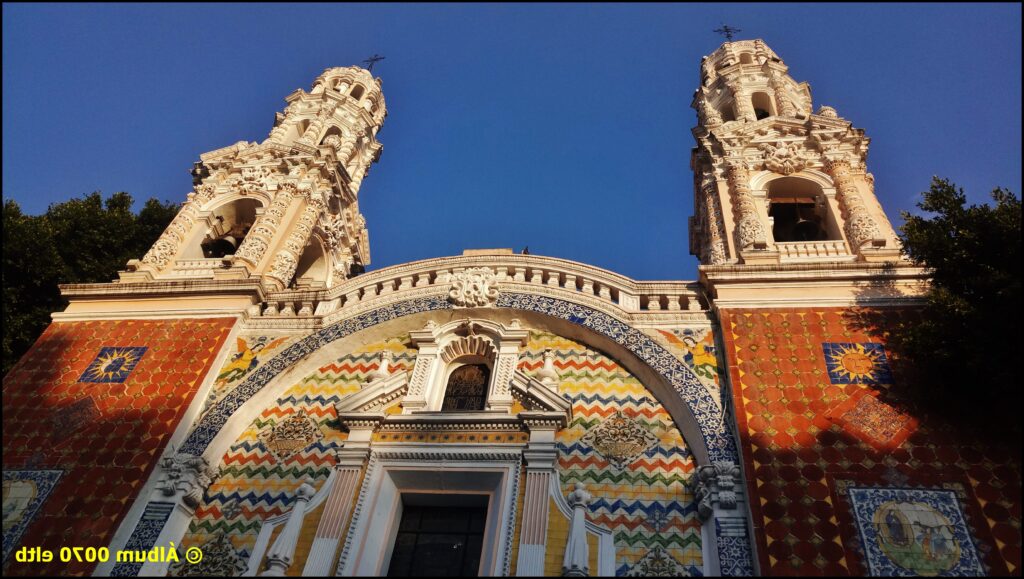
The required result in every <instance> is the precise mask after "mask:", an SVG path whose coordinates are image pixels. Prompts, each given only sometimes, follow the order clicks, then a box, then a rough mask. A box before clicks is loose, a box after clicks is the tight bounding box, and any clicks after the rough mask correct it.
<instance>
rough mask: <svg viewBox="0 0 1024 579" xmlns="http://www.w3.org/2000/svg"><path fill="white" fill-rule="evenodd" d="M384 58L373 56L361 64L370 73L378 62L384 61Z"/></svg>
mask: <svg viewBox="0 0 1024 579" xmlns="http://www.w3.org/2000/svg"><path fill="white" fill-rule="evenodd" d="M384 58H385V57H383V56H381V55H379V54H374V55H373V56H371V57H370V58H367V59H366V60H364V61H363V64H365V65H366V70H369V71H371V72H372V71H373V65H375V64H377V62H379V61H381V60H384Z"/></svg>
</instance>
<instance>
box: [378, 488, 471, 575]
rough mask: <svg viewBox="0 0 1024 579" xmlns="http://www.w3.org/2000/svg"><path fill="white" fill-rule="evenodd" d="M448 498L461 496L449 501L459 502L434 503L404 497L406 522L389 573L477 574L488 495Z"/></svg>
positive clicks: (403, 524) (398, 536)
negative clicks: (432, 504)
mask: <svg viewBox="0 0 1024 579" xmlns="http://www.w3.org/2000/svg"><path fill="white" fill-rule="evenodd" d="M427 496H429V495H427ZM448 498H449V499H451V498H457V500H456V501H452V500H446V501H445V502H446V503H449V504H451V503H455V504H457V505H458V506H454V505H452V506H431V505H425V504H420V503H423V502H430V501H429V499H427V500H422V499H421V500H409V499H408V498H407V497H403V501H402V502H403V504H404V506H403V509H402V522H401V523H400V524H399V527H398V535H397V536H396V537H395V548H394V551H392V554H391V564H390V565H389V566H388V577H408V576H411V575H415V576H420V577H476V576H477V573H478V571H479V569H480V555H481V552H482V547H483V538H484V524H485V523H486V521H487V502H488V500H487V497H486V496H480V495H469V496H459V497H452V496H451V495H449V496H448ZM409 503H412V504H409Z"/></svg>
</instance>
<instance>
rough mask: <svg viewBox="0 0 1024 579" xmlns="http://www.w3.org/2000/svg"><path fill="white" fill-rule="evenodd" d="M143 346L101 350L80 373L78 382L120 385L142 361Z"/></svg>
mask: <svg viewBox="0 0 1024 579" xmlns="http://www.w3.org/2000/svg"><path fill="white" fill-rule="evenodd" d="M146 350H147V348H146V347H145V346H141V347H137V346H125V347H106V348H101V349H100V353H99V354H97V355H96V359H94V360H93V361H92V363H91V364H89V367H88V368H86V369H85V372H82V377H81V378H79V379H78V381H79V382H89V383H92V384H106V383H118V384H120V383H122V382H124V381H125V379H126V378H128V374H130V373H131V371H132V370H133V369H134V368H135V366H136V365H137V364H138V363H139V361H140V360H142V356H143V355H144V354H145V353H146Z"/></svg>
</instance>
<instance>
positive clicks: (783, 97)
mask: <svg viewBox="0 0 1024 579" xmlns="http://www.w3.org/2000/svg"><path fill="white" fill-rule="evenodd" d="M770 86H771V88H772V91H773V92H774V93H775V102H776V103H777V106H778V108H779V114H780V115H781V116H784V117H790V118H792V117H795V116H796V114H797V111H796V107H795V106H793V101H791V100H790V99H789V95H788V94H787V93H786V82H785V81H784V80H782V79H781V78H778V77H775V76H773V77H772V79H771V83H770Z"/></svg>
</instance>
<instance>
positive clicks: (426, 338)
mask: <svg viewBox="0 0 1024 579" xmlns="http://www.w3.org/2000/svg"><path fill="white" fill-rule="evenodd" d="M436 328H437V325H436V324H435V323H433V322H432V321H431V322H428V323H427V326H426V327H424V328H423V329H422V330H415V331H412V332H409V336H410V337H412V340H413V343H415V344H416V347H417V348H419V354H417V355H416V363H415V364H414V365H413V367H412V376H411V377H410V378H409V390H408V392H407V393H406V395H405V399H404V400H403V401H402V408H403V412H402V413H403V414H409V413H410V412H412V411H413V410H423V409H425V408H426V407H427V386H428V385H429V383H430V380H431V378H432V377H433V375H434V368H435V367H436V366H437V360H438V353H439V350H440V347H439V346H438V343H437V337H436V336H435V335H434V330H435V329H436Z"/></svg>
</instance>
